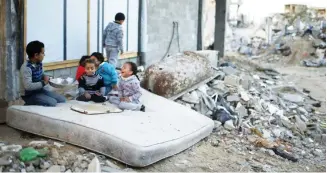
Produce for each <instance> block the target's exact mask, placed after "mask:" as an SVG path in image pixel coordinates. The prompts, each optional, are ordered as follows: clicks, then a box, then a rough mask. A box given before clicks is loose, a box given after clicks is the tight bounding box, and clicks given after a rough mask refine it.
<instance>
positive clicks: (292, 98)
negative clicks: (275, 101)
mask: <svg viewBox="0 0 327 173" xmlns="http://www.w3.org/2000/svg"><path fill="white" fill-rule="evenodd" d="M282 98H283V99H284V100H287V101H290V102H293V103H303V102H304V98H303V97H302V96H300V95H299V94H290V93H284V94H282Z"/></svg>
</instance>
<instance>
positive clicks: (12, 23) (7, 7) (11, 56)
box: [0, 0, 21, 101]
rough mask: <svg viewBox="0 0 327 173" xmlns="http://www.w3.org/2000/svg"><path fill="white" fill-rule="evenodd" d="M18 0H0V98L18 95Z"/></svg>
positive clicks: (5, 98) (10, 99) (12, 97)
mask: <svg viewBox="0 0 327 173" xmlns="http://www.w3.org/2000/svg"><path fill="white" fill-rule="evenodd" d="M20 2H21V1H20V0H1V2H0V100H6V101H13V100H15V99H17V98H18V97H19V93H18V91H19V87H18V86H19V85H18V81H19V79H18V69H17V66H16V61H17V59H18V58H19V51H20V44H19V43H20V33H21V32H20V30H21V28H20V22H21V17H20V16H21V14H20V5H21V4H20Z"/></svg>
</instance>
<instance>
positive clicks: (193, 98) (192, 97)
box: [182, 91, 200, 104]
mask: <svg viewBox="0 0 327 173" xmlns="http://www.w3.org/2000/svg"><path fill="white" fill-rule="evenodd" d="M182 100H183V101H185V102H188V103H193V104H198V103H200V99H199V96H198V94H197V92H196V91H193V92H191V93H187V94H185V95H183V97H182Z"/></svg>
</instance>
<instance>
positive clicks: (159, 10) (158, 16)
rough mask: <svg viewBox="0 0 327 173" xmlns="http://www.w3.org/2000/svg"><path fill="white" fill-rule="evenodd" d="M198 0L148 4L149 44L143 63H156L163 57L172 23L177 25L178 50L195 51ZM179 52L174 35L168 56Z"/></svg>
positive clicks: (153, 0)
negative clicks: (175, 22) (174, 22)
mask: <svg viewBox="0 0 327 173" xmlns="http://www.w3.org/2000/svg"><path fill="white" fill-rule="evenodd" d="M198 9H199V1H198V0H178V1H174V2H172V1H168V0H148V1H147V12H148V14H147V22H148V27H147V30H148V33H147V34H148V40H147V42H148V44H147V53H146V58H145V62H146V65H147V66H148V65H151V64H153V63H155V62H158V61H159V60H160V59H161V58H162V57H163V56H164V54H165V53H166V51H167V49H168V45H169V42H170V39H171V36H172V32H173V21H177V22H178V23H179V40H180V49H181V51H184V50H196V49H197V34H198ZM177 52H178V44H177V33H176V32H175V37H174V39H173V42H172V45H171V49H170V51H169V54H175V53H177Z"/></svg>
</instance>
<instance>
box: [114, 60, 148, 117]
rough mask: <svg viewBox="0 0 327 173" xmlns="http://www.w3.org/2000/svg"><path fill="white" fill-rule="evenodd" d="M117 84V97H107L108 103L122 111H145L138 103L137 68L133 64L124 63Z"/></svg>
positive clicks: (139, 95) (139, 90)
mask: <svg viewBox="0 0 327 173" xmlns="http://www.w3.org/2000/svg"><path fill="white" fill-rule="evenodd" d="M120 73H121V76H120V80H119V82H118V95H109V102H110V103H112V104H115V105H117V106H118V107H119V108H120V109H123V110H132V111H143V112H144V111H145V106H144V105H142V103H141V102H140V97H141V95H142V93H141V87H140V81H139V78H138V77H137V75H136V73H137V66H136V64H135V63H133V62H126V63H125V64H124V65H123V67H122V69H121V72H120Z"/></svg>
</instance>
